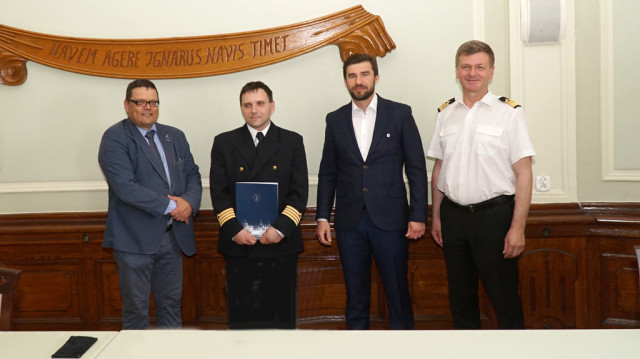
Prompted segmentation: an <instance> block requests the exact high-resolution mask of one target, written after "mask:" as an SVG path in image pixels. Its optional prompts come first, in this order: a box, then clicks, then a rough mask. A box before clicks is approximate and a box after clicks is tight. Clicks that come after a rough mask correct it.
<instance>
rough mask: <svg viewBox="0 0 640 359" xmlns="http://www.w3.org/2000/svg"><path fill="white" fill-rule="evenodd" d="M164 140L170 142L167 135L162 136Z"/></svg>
mask: <svg viewBox="0 0 640 359" xmlns="http://www.w3.org/2000/svg"><path fill="white" fill-rule="evenodd" d="M164 140H165V141H171V138H169V134H168V133H167V134H165V135H164Z"/></svg>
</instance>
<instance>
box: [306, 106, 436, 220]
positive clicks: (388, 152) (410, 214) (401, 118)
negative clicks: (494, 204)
mask: <svg viewBox="0 0 640 359" xmlns="http://www.w3.org/2000/svg"><path fill="white" fill-rule="evenodd" d="M326 122H327V123H326V130H325V140H324V148H323V150H322V160H321V161H320V170H319V173H318V201H317V213H316V218H325V219H329V216H330V214H331V208H332V207H333V203H334V198H336V202H335V220H334V227H335V229H336V230H350V229H352V228H354V227H355V225H356V223H357V222H358V219H359V218H360V215H361V214H362V209H363V208H365V206H366V208H367V212H368V213H369V216H370V217H371V220H372V221H373V223H374V224H375V225H376V226H378V227H379V228H381V229H384V230H398V229H403V228H406V227H407V224H408V222H409V221H415V222H423V223H426V221H427V170H426V163H425V157H424V150H423V148H422V140H421V139H420V133H419V132H418V127H417V126H416V123H415V121H414V119H413V115H412V114H411V107H409V106H407V105H404V104H401V103H397V102H393V101H389V100H385V99H383V98H382V97H380V96H378V108H377V115H376V122H375V127H374V130H373V138H372V141H371V147H370V149H369V153H368V155H367V160H366V161H365V160H364V159H363V158H362V155H361V154H360V149H359V148H358V142H357V141H356V137H355V132H354V129H353V122H352V115H351V102H350V103H348V104H347V105H345V106H342V107H341V108H339V109H338V110H336V111H334V112H331V113H329V114H328V115H327V119H326ZM403 167H404V172H405V173H406V175H407V178H408V180H409V188H410V196H409V201H407V190H406V187H405V183H404V178H403ZM409 205H410V206H409Z"/></svg>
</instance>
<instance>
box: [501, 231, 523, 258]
mask: <svg viewBox="0 0 640 359" xmlns="http://www.w3.org/2000/svg"><path fill="white" fill-rule="evenodd" d="M524 243H525V240H524V231H518V230H515V229H513V228H511V229H509V232H507V236H506V237H505V238H504V250H503V251H502V254H504V257H505V258H515V257H517V256H519V255H520V253H522V252H523V251H524Z"/></svg>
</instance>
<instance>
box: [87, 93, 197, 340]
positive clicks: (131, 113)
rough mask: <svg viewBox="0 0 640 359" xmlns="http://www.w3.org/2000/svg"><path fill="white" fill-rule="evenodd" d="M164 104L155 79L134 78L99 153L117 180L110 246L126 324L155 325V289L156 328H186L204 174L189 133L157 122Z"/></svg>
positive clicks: (111, 180)
mask: <svg viewBox="0 0 640 359" xmlns="http://www.w3.org/2000/svg"><path fill="white" fill-rule="evenodd" d="M159 105H160V101H159V99H158V91H157V89H156V87H155V85H154V84H153V83H152V82H151V81H149V80H135V81H133V82H131V83H130V84H129V86H128V87H127V92H126V97H125V100H124V109H125V111H126V112H127V115H128V118H126V119H124V120H122V121H120V122H118V123H116V124H115V125H113V126H111V127H110V128H109V129H107V130H106V131H105V133H104V135H103V136H102V142H101V143H100V150H99V153H98V162H99V163H100V167H101V168H102V172H103V173H104V176H105V177H106V179H107V183H108V184H109V211H108V213H107V224H106V228H105V232H104V238H103V246H104V247H106V248H113V258H114V260H115V262H116V264H117V266H118V273H119V276H120V294H121V296H122V327H123V329H147V328H149V300H150V299H149V297H150V293H151V292H153V296H154V300H155V309H156V327H157V328H176V327H180V326H181V325H182V315H181V301H182V253H184V254H185V255H188V256H190V255H193V254H195V252H196V247H195V240H194V234H193V217H194V216H195V215H196V213H197V211H198V208H199V207H200V200H201V197H202V184H201V182H200V172H199V171H198V166H197V165H196V164H195V163H194V161H193V156H192V155H191V152H190V150H189V143H187V139H186V137H185V135H184V133H183V132H182V131H180V130H178V129H177V128H174V127H170V126H166V125H161V124H159V123H157V120H158V115H159Z"/></svg>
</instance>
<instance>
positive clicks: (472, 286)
mask: <svg viewBox="0 0 640 359" xmlns="http://www.w3.org/2000/svg"><path fill="white" fill-rule="evenodd" d="M494 61H495V58H494V54H493V50H491V47H490V46H489V45H487V44H486V43H483V42H481V41H468V42H466V43H464V44H462V45H461V46H460V47H459V48H458V51H457V53H456V78H457V79H458V80H459V81H460V85H461V87H462V97H461V98H453V99H451V100H448V101H447V102H445V103H444V104H443V105H442V106H441V107H440V108H439V109H438V115H437V118H436V127H435V130H434V131H433V137H432V138H431V143H430V144H429V149H428V151H427V156H428V157H431V158H434V159H435V164H434V167H433V172H432V178H431V188H432V193H433V197H432V198H433V199H432V201H433V210H432V212H431V213H432V229H431V234H432V236H433V239H434V240H435V241H436V243H437V244H439V245H440V246H442V247H443V249H444V255H445V260H446V264H447V276H448V283H449V301H450V305H451V312H452V315H453V321H454V327H455V328H456V329H480V327H481V326H480V310H479V306H478V279H480V280H482V283H483V285H484V287H485V289H486V291H487V294H488V295H489V298H490V300H491V302H492V304H493V306H494V309H495V312H496V315H497V318H498V327H499V328H505V329H506V328H510V329H517V328H523V327H524V319H523V314H522V304H521V302H520V296H519V294H518V262H517V260H518V259H517V258H518V256H519V255H520V254H521V253H522V252H523V250H524V246H525V235H524V229H525V224H526V220H527V214H528V212H529V205H530V204H531V190H532V184H533V176H532V168H531V167H532V161H533V156H535V151H534V149H533V146H532V144H531V140H530V138H529V131H528V129H527V123H526V119H525V115H524V112H523V110H522V107H520V105H518V104H517V103H515V102H513V101H511V100H510V99H508V98H506V97H498V96H496V95H494V94H492V93H491V92H490V91H489V82H490V80H491V79H492V78H493V71H494Z"/></svg>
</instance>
